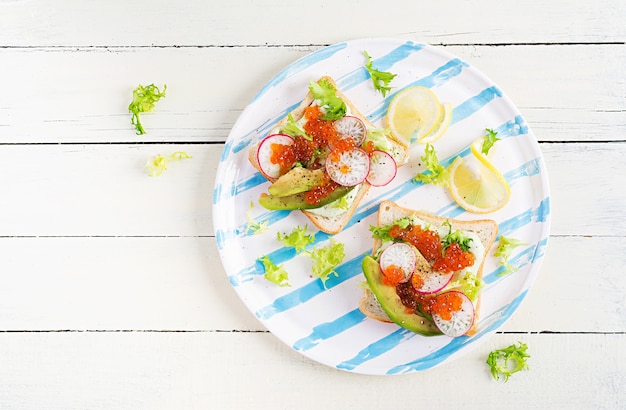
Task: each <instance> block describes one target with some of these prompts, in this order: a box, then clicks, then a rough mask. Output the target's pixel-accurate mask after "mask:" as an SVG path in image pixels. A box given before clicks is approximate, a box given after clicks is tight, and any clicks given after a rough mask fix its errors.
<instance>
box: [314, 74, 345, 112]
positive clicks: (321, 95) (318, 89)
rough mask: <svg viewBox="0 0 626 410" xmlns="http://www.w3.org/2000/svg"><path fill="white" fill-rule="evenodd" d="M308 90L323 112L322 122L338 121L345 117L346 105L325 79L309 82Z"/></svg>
mask: <svg viewBox="0 0 626 410" xmlns="http://www.w3.org/2000/svg"><path fill="white" fill-rule="evenodd" d="M309 90H310V91H311V94H312V95H313V98H315V99H316V100H317V101H318V103H319V106H320V107H321V108H322V111H323V112H324V115H322V117H321V118H322V119H323V120H338V119H340V118H342V117H344V116H345V115H346V112H347V111H348V107H347V106H346V103H345V102H344V101H343V100H342V99H341V98H340V97H338V96H337V89H336V88H335V87H334V86H333V84H332V83H331V82H330V81H329V80H328V79H327V78H322V79H320V80H319V81H318V82H315V81H311V83H310V84H309Z"/></svg>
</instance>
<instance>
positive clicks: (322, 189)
mask: <svg viewBox="0 0 626 410" xmlns="http://www.w3.org/2000/svg"><path fill="white" fill-rule="evenodd" d="M407 158H408V148H407V146H406V145H404V144H402V143H401V142H399V141H398V140H396V139H395V138H393V137H392V136H391V135H390V133H388V132H387V131H386V130H384V129H377V128H375V127H374V125H373V124H371V123H370V122H369V121H368V120H367V119H366V118H365V117H364V116H363V115H362V114H361V113H360V112H359V111H358V110H357V108H356V107H355V106H354V105H353V104H352V102H350V101H349V100H348V99H347V98H346V96H345V95H344V94H342V93H341V92H340V91H339V90H338V89H337V86H336V84H335V82H334V81H333V79H332V78H330V77H322V78H321V79H319V80H318V81H317V82H311V84H310V85H309V92H308V93H307V95H306V97H305V98H304V100H303V101H302V103H301V104H300V105H299V106H298V107H297V108H296V109H294V110H293V111H292V112H290V113H289V114H288V115H287V116H286V117H285V118H283V119H282V120H281V121H280V122H279V123H278V124H277V126H276V127H274V128H273V129H272V130H271V131H270V133H269V134H268V135H267V136H266V137H265V138H263V139H262V140H261V141H260V142H259V143H258V144H257V145H256V146H255V147H253V148H252V149H251V150H250V152H249V155H248V159H249V160H250V163H251V164H252V165H253V166H254V167H255V168H256V169H257V170H258V171H260V172H261V173H262V174H263V175H264V176H265V178H267V179H268V180H269V181H270V182H272V185H271V186H270V187H269V194H262V196H261V198H260V199H259V204H261V205H262V206H263V207H265V208H266V209H270V210H301V211H302V212H304V214H305V215H306V216H307V217H308V218H309V219H310V220H311V222H312V223H313V224H314V225H315V226H317V227H318V228H319V229H320V230H322V231H324V232H327V233H331V234H334V233H338V232H340V231H341V230H342V229H343V227H344V226H345V225H346V224H347V223H348V221H349V220H350V218H351V217H352V215H353V214H354V211H355V210H356V208H357V206H358V204H359V202H360V200H361V199H362V198H363V196H364V195H365V193H366V192H367V190H368V189H369V188H370V186H382V185H386V184H387V183H389V182H390V181H391V180H392V179H393V178H394V177H395V175H396V169H397V167H398V166H400V165H402V164H404V163H405V162H406V161H407Z"/></svg>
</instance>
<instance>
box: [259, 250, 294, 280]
mask: <svg viewBox="0 0 626 410" xmlns="http://www.w3.org/2000/svg"><path fill="white" fill-rule="evenodd" d="M257 260H258V261H259V262H261V263H262V264H263V268H264V269H265V274H264V275H263V277H264V278H265V279H267V280H268V281H270V282H272V283H275V284H277V285H278V286H291V285H289V274H288V273H287V271H286V270H285V268H284V267H283V265H279V266H276V264H275V263H274V262H272V260H271V259H270V258H269V256H267V255H265V256H263V257H262V258H259V259H257Z"/></svg>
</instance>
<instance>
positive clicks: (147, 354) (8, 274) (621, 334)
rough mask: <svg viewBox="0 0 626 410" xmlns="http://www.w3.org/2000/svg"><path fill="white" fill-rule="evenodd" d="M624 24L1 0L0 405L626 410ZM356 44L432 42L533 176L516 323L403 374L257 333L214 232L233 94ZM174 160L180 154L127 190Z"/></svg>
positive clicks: (585, 18)
mask: <svg viewBox="0 0 626 410" xmlns="http://www.w3.org/2000/svg"><path fill="white" fill-rule="evenodd" d="M509 3H510V4H509ZM310 21H313V22H315V23H314V24H309V22H310ZM625 23H626V2H624V1H623V0H597V1H593V2H589V1H582V0H567V1H565V0H557V1H550V2H546V1H538V0H525V1H518V2H502V1H498V0H488V1H480V2H469V1H460V0H458V1H450V2H443V3H442V2H417V1H409V0H406V1H397V2H386V3H384V2H383V3H381V2H374V1H365V0H359V1H354V0H348V1H342V2H330V1H317V0H313V1H309V2H306V3H302V4H299V3H298V2H293V1H281V0H271V1H263V2H202V1H190V2H173V1H161V0H156V1H155V0H153V1H143V0H142V1H135V2H121V1H94V2H84V1H78V0H61V1H56V2H46V1H42V0H0V186H1V187H2V195H0V210H2V212H0V257H1V259H0V260H1V264H0V266H1V269H0V408H3V409H42V408H45V409H73V408H76V409H83V408H85V409H86V408H116V409H117V408H133V409H137V408H150V409H154V408H173V409H183V408H216V409H222V408H281V409H282V408H294V409H295V408H298V409H300V408H311V409H317V408H324V407H329V408H394V407H397V408H407V407H414V408H417V407H424V406H425V407H426V408H460V407H461V406H463V408H467V409H471V408H501V407H502V406H506V408H519V409H526V408H554V409H556V408H564V409H571V408H585V409H587V408H605V409H617V408H625V407H626V271H625V269H624V266H625V265H626V256H625V255H626V211H625V210H626V190H625V189H624V186H623V183H624V175H625V174H626V161H625V160H624V158H625V155H626V147H625V145H624V143H625V142H626V24H625ZM364 37H398V38H403V39H407V40H414V41H419V42H424V43H430V44H432V45H435V46H438V47H441V48H443V49H445V50H446V51H449V52H451V53H453V54H455V55H457V56H458V57H460V58H462V59H464V60H465V61H467V62H469V63H470V64H471V65H473V66H475V67H476V68H478V69H479V70H481V71H482V72H483V73H485V74H486V75H487V76H489V77H490V78H491V79H492V80H493V81H494V82H495V83H496V84H498V86H499V87H500V88H501V89H502V90H504V92H505V93H506V94H507V95H508V96H509V97H510V98H511V99H512V101H513V102H514V103H515V104H516V106H517V107H518V108H519V109H520V110H521V112H522V113H523V115H524V116H525V118H526V120H527V121H528V123H529V124H530V126H531V127H532V129H533V131H534V132H535V134H536V136H537V138H538V140H539V142H540V147H541V150H542V152H543V154H544V157H545V161H546V165H547V168H548V173H549V177H550V183H551V199H552V228H551V236H550V243H549V246H548V250H547V255H546V258H545V261H544V263H543V267H542V269H541V272H540V274H539V276H538V279H537V281H536V282H535V285H534V287H533V288H532V290H531V292H530V295H529V296H528V297H527V298H526V299H525V300H524V302H523V304H522V306H521V307H520V309H519V310H518V311H517V312H516V313H515V315H514V316H513V318H512V319H511V320H510V321H509V322H507V323H506V325H505V326H504V327H503V328H502V329H501V331H499V332H498V333H497V334H496V335H494V336H493V337H492V338H490V339H489V340H488V342H486V343H484V344H482V345H480V347H479V348H477V349H475V350H473V351H472V352H471V353H469V354H468V355H465V356H463V357H462V358H460V359H459V360H456V361H454V362H453V363H449V364H446V365H444V366H441V367H437V368H435V369H432V370H429V371H426V372H422V373H413V374H410V375H404V376H393V377H382V376H363V375H356V374H351V373H348V372H343V371H339V370H336V369H333V368H329V367H326V366H324V365H321V364H318V363H316V362H313V361H311V360H309V359H307V358H305V357H304V356H302V355H300V354H298V353H296V352H294V351H292V350H291V349H290V348H289V347H288V346H286V345H284V344H283V343H282V342H280V341H279V340H278V339H277V338H276V337H275V336H274V335H272V334H271V333H269V332H267V331H266V330H265V329H264V327H263V326H262V325H261V324H260V323H259V322H258V321H257V320H256V319H255V317H254V316H253V315H252V314H251V313H250V312H249V311H248V310H247V309H246V308H245V306H244V305H243V303H242V302H241V301H240V299H239V298H238V297H237V295H236V293H235V292H234V290H233V288H232V287H231V286H230V284H229V282H228V280H227V278H226V275H225V273H224V270H223V268H222V267H221V264H220V260H219V256H218V252H217V247H216V241H215V236H214V232H213V227H212V220H211V218H212V216H211V205H212V195H213V192H212V191H213V189H212V188H213V182H214V179H215V173H216V168H217V164H218V160H219V157H220V154H221V151H222V149H223V147H224V141H225V140H226V137H227V136H228V133H229V131H230V128H231V127H232V125H233V123H234V122H235V120H236V119H237V117H238V115H239V114H240V113H241V111H242V110H243V108H244V107H245V106H246V104H247V103H248V101H250V99H251V98H252V97H253V96H254V95H255V94H256V92H257V91H258V90H259V88H260V87H262V86H263V84H265V83H266V82H267V81H268V80H269V79H270V78H271V77H272V76H273V75H274V74H276V73H277V72H278V71H279V70H280V69H282V68H283V67H284V66H286V65H288V64H289V63H291V62H293V61H295V60H296V59H298V58H299V57H302V56H304V55H306V54H308V53H310V52H311V51H314V50H317V49H320V48H321V47H323V46H325V45H329V44H333V43H337V42H341V41H346V40H350V39H356V38H364ZM139 83H143V84H147V83H155V84H157V85H161V84H164V83H166V84H167V86H168V95H167V97H166V98H165V99H163V100H161V101H160V102H159V103H158V105H157V110H158V115H157V114H153V115H145V116H144V117H143V120H144V125H145V126H146V128H147V130H148V134H146V135H143V136H137V135H135V133H134V130H133V128H132V126H131V125H130V122H129V121H130V115H129V114H128V111H127V107H128V103H129V102H130V97H131V92H132V90H133V88H135V87H136V85H137V84H139ZM177 150H181V151H186V152H188V153H189V154H190V155H192V157H193V158H192V159H191V160H188V161H182V162H180V163H176V164H174V165H172V166H171V167H170V169H168V171H166V172H165V173H164V174H163V175H162V176H161V177H158V178H150V177H148V176H147V175H146V171H145V169H144V163H145V162H146V160H147V159H148V158H149V157H151V156H152V155H156V154H163V153H168V152H172V151H177ZM516 341H523V342H525V343H527V344H528V346H529V352H530V353H531V356H532V357H531V360H530V362H529V365H530V369H529V371H525V372H521V373H519V374H516V375H514V376H513V377H512V378H511V379H510V380H509V382H508V383H506V384H504V383H502V382H496V381H494V380H493V379H492V378H491V376H490V374H489V370H488V367H487V366H486V365H485V363H484V362H485V359H486V356H487V354H488V352H489V351H491V350H493V349H496V348H501V347H505V346H507V345H509V344H511V343H513V342H516Z"/></svg>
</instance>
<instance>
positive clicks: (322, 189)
mask: <svg viewBox="0 0 626 410" xmlns="http://www.w3.org/2000/svg"><path fill="white" fill-rule="evenodd" d="M338 186H339V184H338V183H336V182H335V181H333V180H332V179H330V177H329V176H328V174H324V181H323V182H322V183H321V184H320V185H318V186H316V187H315V188H313V189H311V190H310V191H307V193H306V194H305V195H304V200H305V201H306V202H308V203H309V204H311V205H318V204H319V203H320V202H321V200H322V199H323V198H326V197H327V196H328V195H329V194H330V193H331V192H333V191H334V190H335V189H337V187H338Z"/></svg>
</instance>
